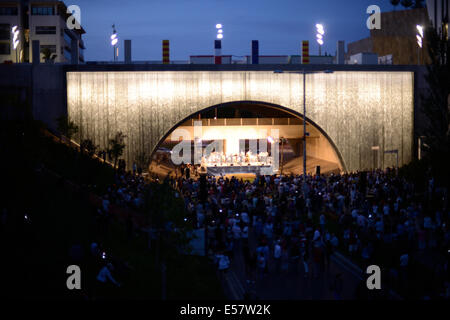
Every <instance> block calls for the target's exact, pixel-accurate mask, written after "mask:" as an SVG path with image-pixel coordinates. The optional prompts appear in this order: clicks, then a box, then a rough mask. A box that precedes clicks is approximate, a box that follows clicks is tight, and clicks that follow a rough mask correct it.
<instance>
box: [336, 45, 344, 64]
mask: <svg viewBox="0 0 450 320" xmlns="http://www.w3.org/2000/svg"><path fill="white" fill-rule="evenodd" d="M344 63H345V42H344V41H343V40H339V41H338V42H337V50H336V64H344Z"/></svg>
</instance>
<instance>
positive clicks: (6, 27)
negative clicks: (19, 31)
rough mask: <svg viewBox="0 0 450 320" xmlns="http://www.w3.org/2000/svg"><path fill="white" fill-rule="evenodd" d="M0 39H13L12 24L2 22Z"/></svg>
mask: <svg viewBox="0 0 450 320" xmlns="http://www.w3.org/2000/svg"><path fill="white" fill-rule="evenodd" d="M0 40H11V25H10V24H9V23H0Z"/></svg>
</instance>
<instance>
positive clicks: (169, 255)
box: [144, 181, 193, 300]
mask: <svg viewBox="0 0 450 320" xmlns="http://www.w3.org/2000/svg"><path fill="white" fill-rule="evenodd" d="M145 193H146V194H145V197H144V199H145V211H146V212H147V213H148V214H149V215H148V217H149V219H150V221H149V222H150V225H151V226H152V227H153V228H154V230H155V232H156V239H157V240H156V241H157V244H156V257H155V263H156V265H157V266H158V267H159V269H160V271H161V280H162V283H161V288H162V291H163V292H162V299H163V300H164V299H166V270H167V266H168V265H169V266H170V265H175V264H177V263H179V260H180V255H181V254H185V253H190V252H191V249H192V248H191V247H190V242H191V240H192V239H193V236H192V221H189V220H185V219H186V210H185V206H184V202H183V200H182V198H181V197H180V195H179V193H178V192H177V191H175V190H174V189H173V188H172V187H171V186H170V184H169V183H168V181H164V182H163V183H152V184H151V185H150V186H149V187H148V188H147V189H146V191H145Z"/></svg>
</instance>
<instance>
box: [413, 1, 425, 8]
mask: <svg viewBox="0 0 450 320" xmlns="http://www.w3.org/2000/svg"><path fill="white" fill-rule="evenodd" d="M413 8H414V9H418V8H425V5H424V3H423V0H415V1H414V6H413Z"/></svg>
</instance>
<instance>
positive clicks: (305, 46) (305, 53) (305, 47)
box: [302, 40, 309, 64]
mask: <svg viewBox="0 0 450 320" xmlns="http://www.w3.org/2000/svg"><path fill="white" fill-rule="evenodd" d="M302 64H309V41H308V40H304V41H302Z"/></svg>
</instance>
